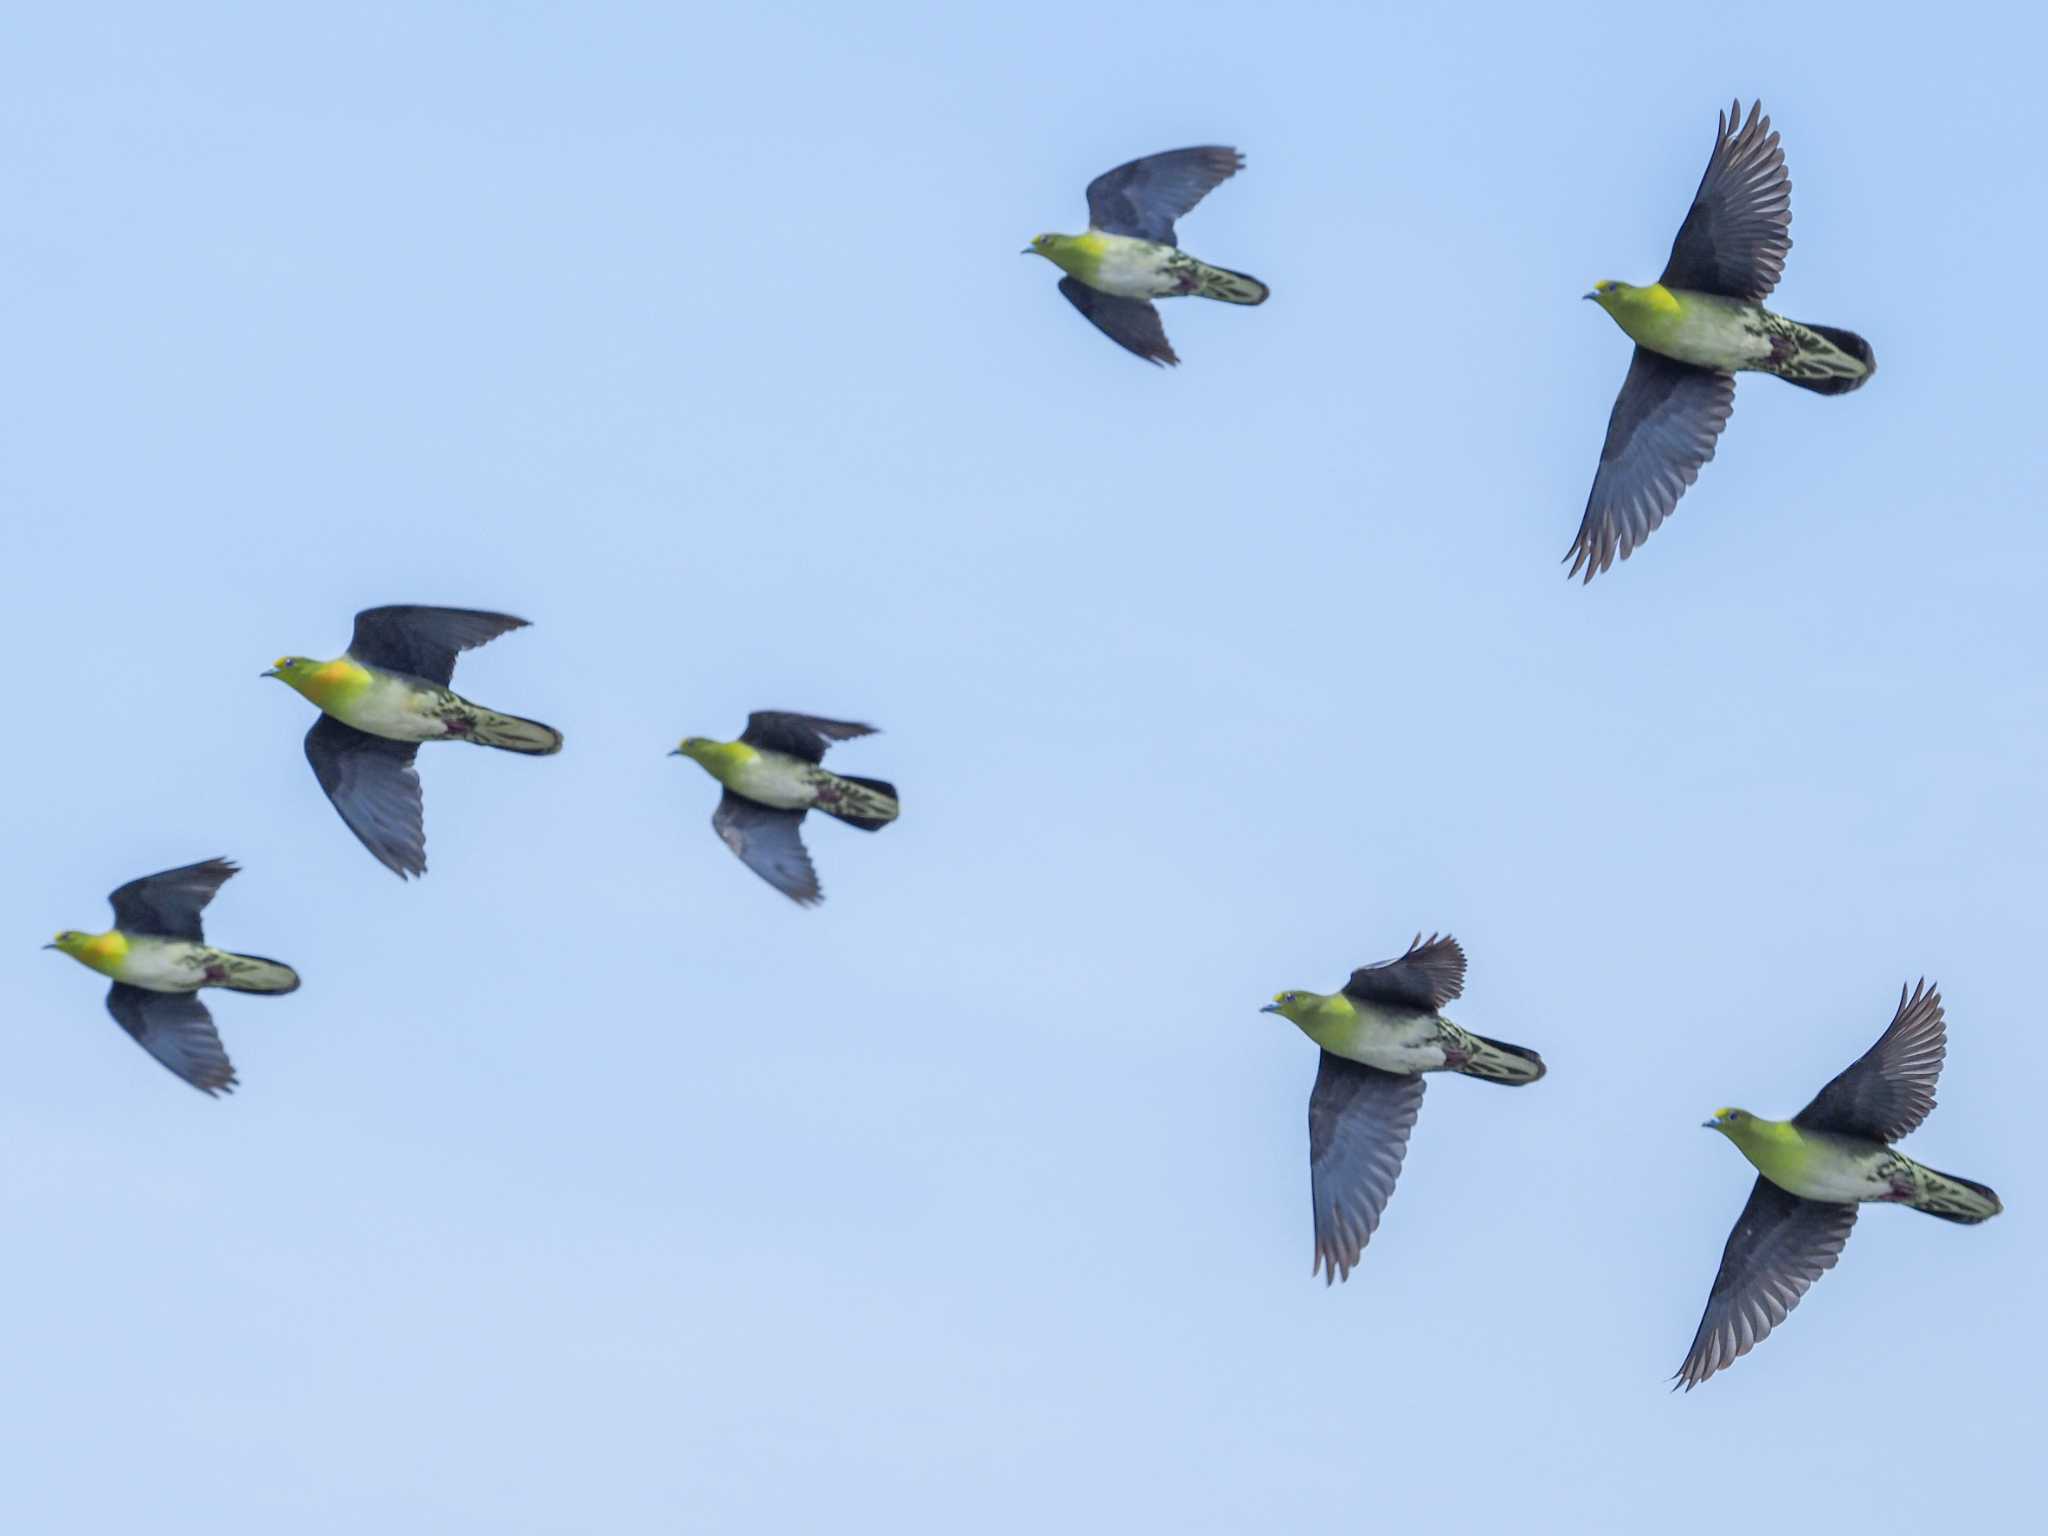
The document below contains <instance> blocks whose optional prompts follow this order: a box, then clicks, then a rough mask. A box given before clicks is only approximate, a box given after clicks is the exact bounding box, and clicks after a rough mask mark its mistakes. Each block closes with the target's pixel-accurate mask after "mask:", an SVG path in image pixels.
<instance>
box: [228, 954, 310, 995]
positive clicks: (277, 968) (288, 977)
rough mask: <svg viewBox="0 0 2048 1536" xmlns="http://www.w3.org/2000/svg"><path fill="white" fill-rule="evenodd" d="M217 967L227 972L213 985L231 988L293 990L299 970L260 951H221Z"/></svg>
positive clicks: (295, 987) (246, 990) (267, 990)
mask: <svg viewBox="0 0 2048 1536" xmlns="http://www.w3.org/2000/svg"><path fill="white" fill-rule="evenodd" d="M219 963H220V968H221V969H222V970H224V971H225V972H227V974H226V975H225V976H224V977H222V978H221V979H220V980H219V981H217V982H215V983H214V985H215V986H219V987H226V988H228V989H229V990H230V991H233V992H270V993H278V992H296V991H298V990H299V973H298V972H297V971H295V970H293V969H292V968H291V967H290V966H288V965H285V964H283V963H282V962H281V961H277V960H266V959H264V958H263V957H262V956H261V955H234V954H229V953H228V952H227V951H226V950H222V951H220V962H219Z"/></svg>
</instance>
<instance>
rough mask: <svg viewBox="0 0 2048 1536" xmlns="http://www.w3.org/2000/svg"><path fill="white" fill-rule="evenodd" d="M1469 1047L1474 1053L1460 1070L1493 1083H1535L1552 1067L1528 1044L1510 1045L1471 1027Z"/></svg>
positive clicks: (1467, 1040) (1518, 1084)
mask: <svg viewBox="0 0 2048 1536" xmlns="http://www.w3.org/2000/svg"><path fill="white" fill-rule="evenodd" d="M1464 1043H1465V1048H1466V1049H1467V1050H1468V1051H1469V1052H1470V1054H1469V1055H1468V1056H1467V1057H1466V1058H1465V1061H1464V1063H1463V1064H1462V1065H1461V1066H1459V1068H1458V1070H1459V1071H1460V1072H1462V1073H1464V1074H1465V1075H1466V1076H1467V1077H1483V1078H1485V1079H1486V1081H1488V1082H1489V1083H1504V1084H1506V1085H1507V1086H1508V1087H1510V1088H1519V1087H1521V1086H1522V1085H1523V1084H1524V1083H1533V1082H1535V1081H1536V1079H1537V1078H1539V1077H1541V1076H1542V1075H1543V1074H1544V1073H1545V1072H1546V1071H1548V1070H1549V1069H1548V1068H1547V1067H1545V1066H1544V1065H1543V1058H1542V1057H1541V1056H1538V1055H1537V1054H1536V1053H1535V1052H1534V1051H1532V1050H1530V1049H1529V1048H1528V1047H1527V1046H1522V1045H1509V1044H1508V1043H1507V1042H1506V1041H1505V1040H1489V1039H1487V1038H1486V1036H1484V1035H1475V1034H1472V1033H1471V1032H1469V1031H1467V1032H1466V1035H1465V1042H1464Z"/></svg>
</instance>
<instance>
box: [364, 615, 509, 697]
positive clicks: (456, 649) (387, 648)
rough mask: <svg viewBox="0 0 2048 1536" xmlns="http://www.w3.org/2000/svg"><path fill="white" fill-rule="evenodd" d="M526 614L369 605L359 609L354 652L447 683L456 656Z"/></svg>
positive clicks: (375, 663)
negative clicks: (518, 615)
mask: <svg viewBox="0 0 2048 1536" xmlns="http://www.w3.org/2000/svg"><path fill="white" fill-rule="evenodd" d="M525 627H526V620H524V619H515V618H513V617H512V615H511V614H509V613H485V612H483V611H482V610H480V609H476V608H420V607H415V606H413V605H410V604H404V605H400V606H398V607H392V608H365V609H364V610H363V611H362V612H361V613H359V614H357V615H356V632H355V636H354V638H352V639H351V640H350V641H349V643H348V653H349V655H351V656H353V657H355V659H356V660H357V661H366V662H368V663H369V664H370V665H371V666H373V667H383V668H385V669H386V670H387V671H391V672H409V673H411V674H412V675H413V676H414V677H423V678H425V679H426V680H427V681H428V682H430V683H439V684H440V685H441V686H442V687H443V688H445V687H447V686H448V683H449V680H450V679H452V678H453V677H454V676H455V658H456V657H457V656H458V655H460V654H461V653H462V652H464V651H467V650H471V649H473V648H475V647H476V646H479V645H482V644H483V643H484V642H485V641H487V640H495V639H497V638H498V636H500V635H502V634H504V633H505V632H506V631H507V630H509V629H524V628H525Z"/></svg>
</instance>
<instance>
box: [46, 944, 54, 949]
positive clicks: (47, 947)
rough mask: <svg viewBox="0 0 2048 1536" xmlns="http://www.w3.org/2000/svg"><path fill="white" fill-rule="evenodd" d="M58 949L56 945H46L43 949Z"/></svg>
mask: <svg viewBox="0 0 2048 1536" xmlns="http://www.w3.org/2000/svg"><path fill="white" fill-rule="evenodd" d="M56 947H57V946H56V945H54V944H45V945H44V946H43V948H45V949H55V948H56Z"/></svg>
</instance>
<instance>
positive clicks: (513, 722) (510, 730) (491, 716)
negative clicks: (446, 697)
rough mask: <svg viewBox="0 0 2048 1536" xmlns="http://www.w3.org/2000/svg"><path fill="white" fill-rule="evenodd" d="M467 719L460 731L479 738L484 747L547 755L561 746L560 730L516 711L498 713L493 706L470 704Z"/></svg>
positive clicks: (477, 739)
mask: <svg viewBox="0 0 2048 1536" xmlns="http://www.w3.org/2000/svg"><path fill="white" fill-rule="evenodd" d="M465 702H466V701H465ZM468 723H469V729H468V730H467V731H466V732H465V733H464V734H465V735H467V736H468V737H469V739H470V740H471V741H475V742H480V743H482V744H483V745H484V746H487V747H497V748H500V749H501V750H503V751H506V752H525V753H529V754H530V755H532V756H534V757H547V756H548V755H550V754H551V753H555V752H559V751H561V750H562V733H561V732H560V731H558V730H556V729H555V728H554V727H553V726H551V725H542V724H541V723H540V722H539V721H538V720H522V719H520V718H519V716H517V715H501V714H499V713H498V712H497V711H496V710H491V709H484V708H482V707H481V706H479V705H476V704H471V705H470V706H469V718H468Z"/></svg>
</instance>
